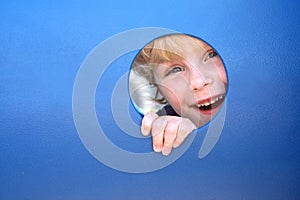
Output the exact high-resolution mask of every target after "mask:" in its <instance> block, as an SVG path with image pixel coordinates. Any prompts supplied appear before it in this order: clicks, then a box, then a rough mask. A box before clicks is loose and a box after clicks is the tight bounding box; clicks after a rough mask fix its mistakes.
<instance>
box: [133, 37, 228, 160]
mask: <svg viewBox="0 0 300 200" xmlns="http://www.w3.org/2000/svg"><path fill="white" fill-rule="evenodd" d="M132 69H133V70H134V71H135V72H136V73H137V74H139V75H141V76H143V77H145V78H146V79H147V80H148V81H149V83H151V84H152V85H154V86H155V87H156V89H157V94H156V97H155V100H156V101H157V102H159V103H163V104H166V105H165V106H164V107H163V108H162V109H161V110H159V111H158V112H156V113H155V112H152V111H150V112H148V113H146V114H145V116H144V118H143V120H142V126H141V132H142V134H143V135H145V136H147V135H149V134H150V132H151V133H152V140H153V149H154V151H156V152H162V154H163V155H169V154H170V153H171V151H172V148H176V147H178V146H180V144H181V143H182V142H183V141H184V139H185V138H186V137H187V136H188V134H189V133H191V132H192V130H194V129H196V128H197V127H201V126H203V125H205V124H206V123H208V122H209V121H210V120H211V119H212V118H213V117H214V116H215V115H216V113H217V112H218V111H219V109H220V108H221V105H222V104H223V102H224V99H225V95H226V91H227V76H226V71H225V68H224V65H223V63H222V61H221V59H220V57H219V56H218V54H217V53H216V52H215V51H214V50H213V49H212V48H211V47H210V46H209V45H207V44H206V43H205V42H203V41H201V40H199V39H197V38H195V37H192V36H189V35H185V34H171V35H166V36H163V37H160V38H157V39H155V40H153V41H152V42H150V43H149V44H147V45H146V46H145V47H144V48H143V49H142V50H141V51H140V53H139V54H138V55H137V57H136V58H135V60H134V62H133V64H132ZM159 97H162V98H159Z"/></svg>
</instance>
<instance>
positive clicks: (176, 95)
mask: <svg viewBox="0 0 300 200" xmlns="http://www.w3.org/2000/svg"><path fill="white" fill-rule="evenodd" d="M159 91H160V93H161V94H162V95H163V96H164V98H165V99H166V100H167V102H168V103H169V104H170V105H171V106H172V107H173V109H175V111H176V112H177V113H178V114H180V113H181V104H182V101H183V99H182V96H181V95H182V91H181V90H180V88H178V87H174V86H173V87H168V86H166V85H165V86H162V85H160V86H159Z"/></svg>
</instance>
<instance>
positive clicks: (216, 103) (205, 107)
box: [197, 95, 225, 111]
mask: <svg viewBox="0 0 300 200" xmlns="http://www.w3.org/2000/svg"><path fill="white" fill-rule="evenodd" d="M224 99H225V96H224V95H221V96H218V97H216V98H214V99H211V100H210V101H207V102H205V103H202V104H198V105H197V107H198V108H199V109H200V110H203V111H204V110H211V109H214V108H216V107H218V106H219V105H221V104H222V103H223V101H224Z"/></svg>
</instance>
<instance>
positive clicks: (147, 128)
mask: <svg viewBox="0 0 300 200" xmlns="http://www.w3.org/2000/svg"><path fill="white" fill-rule="evenodd" d="M157 117H158V115H157V114H156V113H155V112H152V111H150V112H148V113H147V114H146V115H145V116H144V118H143V120H142V126H141V132H142V134H143V135H144V136H148V135H149V134H150V132H151V127H152V124H153V122H154V120H155V119H156V118H157Z"/></svg>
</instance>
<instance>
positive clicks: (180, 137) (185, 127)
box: [173, 118, 197, 148]
mask: <svg viewBox="0 0 300 200" xmlns="http://www.w3.org/2000/svg"><path fill="white" fill-rule="evenodd" d="M195 129H197V127H196V126H195V125H194V124H193V123H192V122H191V121H190V120H189V119H185V118H184V119H183V120H182V123H181V124H179V128H178V134H177V137H176V139H175V141H174V143H173V147H174V148H177V147H179V146H180V145H181V144H182V142H183V141H184V140H185V138H186V137H187V136H188V135H189V134H190V133H191V132H192V131H193V130H195Z"/></svg>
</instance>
